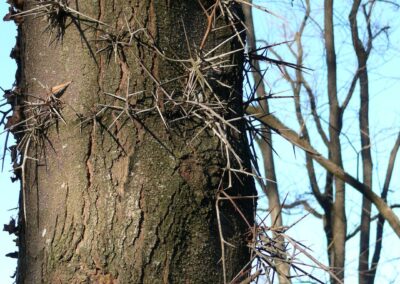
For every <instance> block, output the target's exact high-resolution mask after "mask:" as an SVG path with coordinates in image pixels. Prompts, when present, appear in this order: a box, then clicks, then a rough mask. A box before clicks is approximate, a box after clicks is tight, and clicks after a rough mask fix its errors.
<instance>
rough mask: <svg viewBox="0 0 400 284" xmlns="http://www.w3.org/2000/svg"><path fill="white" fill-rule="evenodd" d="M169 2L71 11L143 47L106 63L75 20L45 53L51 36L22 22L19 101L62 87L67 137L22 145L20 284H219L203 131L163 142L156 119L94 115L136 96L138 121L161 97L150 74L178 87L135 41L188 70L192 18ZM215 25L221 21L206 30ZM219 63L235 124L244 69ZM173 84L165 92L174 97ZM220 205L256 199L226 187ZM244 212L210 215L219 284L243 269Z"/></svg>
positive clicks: (186, 127)
mask: <svg viewBox="0 0 400 284" xmlns="http://www.w3.org/2000/svg"><path fill="white" fill-rule="evenodd" d="M172 2H173V4H172V3H170V1H139V0H134V1H122V0H116V1H104V0H99V1H90V2H88V1H80V2H79V5H78V2H76V3H75V2H74V3H71V7H72V8H73V9H75V10H79V12H80V13H82V14H84V15H88V16H90V17H91V18H93V19H96V20H98V21H101V22H103V23H108V24H109V25H110V28H108V27H107V29H110V30H111V29H112V28H114V29H116V30H123V29H125V30H126V29H127V24H129V25H130V26H131V28H132V27H133V28H134V29H140V28H145V29H146V33H148V34H149V35H150V36H147V37H146V36H144V34H145V32H139V31H138V32H137V34H135V37H136V40H135V41H133V44H132V45H131V46H129V47H126V48H124V49H119V48H117V49H116V50H115V53H111V55H112V57H111V58H109V59H110V60H109V62H108V58H107V53H99V54H96V50H100V49H101V48H102V47H103V46H102V42H101V41H94V39H97V40H100V39H101V37H102V36H104V33H102V31H101V30H100V29H93V28H88V26H86V25H84V21H83V19H84V17H81V20H79V19H75V20H74V21H73V22H72V23H71V24H70V26H69V27H68V28H67V29H66V31H65V35H64V37H63V39H62V41H60V42H57V43H53V44H52V45H51V46H50V47H49V45H48V43H49V34H48V33H43V30H44V29H45V25H46V23H45V22H44V21H40V20H38V19H33V18H32V17H26V18H25V21H24V23H23V24H22V26H21V28H20V34H19V36H20V42H21V63H20V66H19V68H20V71H21V74H22V76H21V80H20V82H18V83H19V85H20V87H21V92H22V93H23V94H30V95H35V96H41V97H42V98H44V96H45V95H46V90H45V89H43V88H42V87H41V86H40V84H38V81H39V82H41V83H42V84H44V85H47V86H48V87H52V86H57V85H59V84H61V83H65V82H67V81H72V83H71V84H70V86H69V87H68V89H67V91H66V92H65V94H64V95H63V97H62V100H63V101H64V102H65V103H66V106H65V108H64V113H63V117H64V119H65V120H66V121H67V124H66V125H64V124H63V123H62V122H60V123H59V124H58V127H54V128H52V129H50V131H49V132H48V134H47V136H48V138H49V143H45V144H44V145H42V147H38V145H36V146H35V145H34V143H32V145H31V147H30V148H29V151H28V152H27V154H28V156H29V157H32V158H38V160H33V159H28V160H27V161H26V165H25V170H24V175H23V177H24V181H23V185H24V186H23V189H22V190H23V192H24V194H23V198H21V214H20V216H21V218H20V256H19V264H18V276H17V278H18V279H17V282H18V283H81V282H85V283H87V282H90V283H220V282H222V281H223V273H222V264H221V261H220V259H221V246H220V238H219V232H218V226H217V216H216V193H217V191H218V190H219V189H220V183H221V179H222V178H223V168H224V166H225V164H226V161H225V157H224V156H223V155H222V154H221V151H220V141H219V140H218V139H217V138H216V137H215V136H213V135H212V133H210V131H202V132H199V130H200V129H202V127H203V125H200V124H199V123H197V122H196V121H188V120H183V121H182V120H180V121H178V122H175V123H173V124H171V125H169V126H170V128H169V129H168V130H167V129H166V127H165V126H164V123H163V120H162V118H161V117H160V115H159V114H158V113H157V112H155V113H148V114H147V115H146V116H143V117H142V118H137V119H133V120H131V119H129V117H126V119H125V120H124V119H121V118H118V119H117V117H116V114H115V113H114V114H110V112H103V113H101V116H100V115H98V111H99V109H98V108H97V105H98V104H107V105H118V100H115V99H114V98H113V97H111V96H106V95H104V93H112V94H114V95H115V96H119V97H127V94H128V93H129V94H131V93H135V92H139V91H143V92H142V93H140V94H139V95H137V96H134V97H132V100H131V101H129V104H130V106H131V107H132V108H137V109H141V108H145V107H147V106H149V105H150V104H151V103H152V100H153V99H154V97H157V98H158V97H162V95H160V94H159V92H160V91H161V87H160V86H157V84H155V83H154V80H153V79H151V78H150V77H149V74H148V73H150V74H151V76H153V77H154V78H155V79H156V80H158V81H159V82H164V81H166V80H170V79H173V78H176V77H178V76H182V75H183V72H184V71H185V70H183V68H182V65H181V64H179V63H171V62H170V61H167V60H165V58H163V56H161V55H160V54H159V53H157V52H156V51H155V50H154V49H152V48H151V47H146V44H147V43H146V42H145V40H146V39H148V38H149V37H152V38H153V40H154V44H155V45H156V46H157V48H158V49H159V50H161V51H162V52H165V54H166V55H168V56H169V57H174V58H175V57H176V56H177V55H178V56H179V58H187V57H188V56H189V54H190V51H188V48H187V46H186V44H185V41H186V39H185V34H186V37H187V42H188V44H189V45H190V46H191V47H192V51H191V52H194V51H195V49H194V48H193V47H194V46H195V45H196V44H199V43H200V42H201V40H202V38H203V35H204V33H205V30H206V24H207V21H206V19H205V16H204V13H203V11H202V9H201V6H200V5H199V4H198V2H197V1H192V0H190V1H189V0H188V1H172ZM203 2H207V1H203ZM203 4H204V5H205V7H207V3H203ZM29 8H32V7H29V6H27V7H25V10H27V9H29ZM226 24H227V23H226V22H225V21H224V20H222V18H220V19H219V20H218V21H217V25H220V26H226ZM97 27H99V25H98V24H97ZM184 27H185V28H184ZM232 34H233V31H232V29H231V28H226V27H225V28H224V29H220V30H219V31H218V32H215V33H213V34H211V35H210V36H209V38H208V42H207V45H206V46H208V47H212V46H216V45H217V44H219V43H221V42H222V41H224V40H225V39H227V38H228V37H230V36H232ZM232 42H233V43H231V44H226V45H223V46H222V47H221V49H222V51H223V52H227V51H230V50H236V49H237V48H238V47H239V46H238V42H237V40H233V41H232ZM229 60H230V61H233V63H234V64H235V67H232V68H230V69H229V71H228V73H227V74H223V79H221V80H224V82H225V83H227V84H230V85H233V87H234V88H233V89H234V92H229V90H228V89H227V88H219V92H220V96H221V98H222V99H224V100H227V101H228V102H229V103H230V107H231V109H234V110H235V111H236V112H237V114H236V115H240V112H241V111H242V110H241V108H240V107H239V106H240V102H241V82H242V77H241V76H242V75H241V68H240V66H241V62H242V58H241V55H238V53H236V54H234V55H232V56H230V57H229ZM225 75H226V76H225ZM227 78H229V79H227ZM35 80H36V81H35ZM180 83H181V82H180V81H179V80H177V81H174V82H172V83H171V84H169V85H165V86H164V87H163V88H165V89H167V90H169V91H172V90H175V89H178V88H182V87H184V86H181V85H179V84H180ZM154 95H155V96H154ZM28 100H33V99H32V98H28ZM157 104H158V101H157ZM159 107H160V111H161V112H163V114H164V115H165V117H168V118H169V119H171V120H173V119H174V118H178V114H177V113H174V112H173V111H172V110H171V112H169V111H170V109H168V106H164V105H163V103H162V100H160V105H159ZM96 114H97V115H96ZM113 115H114V116H113ZM228 115H230V116H232V115H233V114H232V112H231V113H230V114H228ZM113 121H116V122H115V123H114V124H113ZM110 125H113V126H112V127H111V128H110V127H109V126H110ZM237 127H239V129H241V130H242V132H241V133H242V134H241V135H237V136H235V137H233V138H232V141H233V142H232V144H233V145H234V147H235V149H236V151H237V152H238V153H239V154H240V155H241V157H242V158H243V160H244V164H245V165H246V166H247V167H248V168H249V154H248V151H247V150H246V146H247V142H246V137H245V135H244V127H243V125H242V124H241V122H238V123H237ZM198 133H200V135H198V136H197V138H195V139H193V137H195V136H196V135H197V134H198ZM224 183H225V181H223V184H224ZM228 193H229V194H230V195H246V196H247V195H255V189H254V184H253V182H252V180H251V179H250V178H243V179H242V180H240V181H239V180H238V179H235V180H234V183H233V187H232V188H231V189H229V190H228ZM246 200H247V201H246V202H244V201H243V202H242V201H238V202H237V203H236V205H237V208H234V207H233V206H232V204H231V203H230V202H228V201H224V202H220V210H221V218H222V219H221V223H222V233H223V235H224V238H225V239H226V241H227V242H229V243H231V244H232V245H234V246H235V248H231V247H229V246H226V250H225V262H226V274H227V279H228V280H230V279H232V278H234V277H235V275H236V274H237V273H239V272H240V270H241V269H242V268H244V267H245V266H246V265H247V264H248V261H249V250H248V248H247V247H246V241H245V234H246V233H248V225H246V223H245V222H244V220H243V219H242V218H240V217H239V215H238V214H237V209H240V210H241V211H242V212H243V214H244V216H245V217H246V218H247V220H248V222H249V224H250V225H252V224H253V212H254V202H252V201H248V200H249V199H246ZM24 210H25V211H24ZM24 216H25V217H24Z"/></svg>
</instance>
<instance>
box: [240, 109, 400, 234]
mask: <svg viewBox="0 0 400 284" xmlns="http://www.w3.org/2000/svg"><path fill="white" fill-rule="evenodd" d="M247 113H248V114H249V115H252V116H253V117H256V118H257V119H258V120H259V121H260V122H262V123H264V124H265V125H268V126H269V127H270V128H271V129H273V130H274V131H276V132H277V133H278V134H280V135H281V136H282V137H283V138H285V139H286V140H288V141H289V142H290V143H292V144H293V145H295V146H297V147H299V148H301V149H303V150H304V151H305V152H307V153H309V154H310V155H311V157H312V158H313V159H314V160H315V161H316V162H317V163H319V164H320V165H321V166H322V167H323V168H325V169H326V170H327V171H329V172H330V173H332V174H333V175H334V176H335V177H336V178H338V179H340V180H342V181H344V182H346V183H347V184H349V185H351V186H352V187H353V188H355V189H356V190H357V191H359V192H360V193H361V194H363V195H364V196H366V197H367V198H368V199H369V200H370V201H371V202H372V203H373V204H374V205H375V206H376V208H377V209H378V211H379V213H381V214H382V216H383V217H384V218H385V220H386V221H388V222H389V224H390V226H391V227H392V229H393V231H394V232H395V233H396V235H397V236H398V237H399V238H400V220H399V218H398V217H397V216H396V214H394V212H393V210H392V209H391V208H390V207H389V206H388V205H387V204H386V202H385V201H384V200H383V199H382V198H381V197H379V196H378V195H377V194H376V193H374V192H373V191H372V190H371V188H369V187H368V186H366V185H365V184H363V183H361V182H360V181H358V180H357V179H356V178H354V177H353V176H351V175H350V174H348V173H347V172H346V171H345V170H344V169H343V168H341V167H339V166H338V165H337V164H335V163H334V162H332V161H330V160H329V159H327V158H325V157H323V156H322V155H321V154H320V153H319V152H318V151H317V150H316V149H314V147H312V146H311V145H310V143H308V141H306V140H304V139H302V138H301V137H299V135H298V134H297V133H296V132H295V131H293V130H292V129H290V128H289V127H287V126H286V125H284V124H283V123H282V122H281V121H280V120H279V119H277V118H276V117H275V116H274V115H272V114H269V115H265V114H262V113H260V110H259V109H258V108H255V107H251V106H250V107H248V108H247Z"/></svg>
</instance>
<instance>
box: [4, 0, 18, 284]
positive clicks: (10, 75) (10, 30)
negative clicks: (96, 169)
mask: <svg viewBox="0 0 400 284" xmlns="http://www.w3.org/2000/svg"><path fill="white" fill-rule="evenodd" d="M7 11H8V5H7V4H6V3H5V1H1V3H0V16H1V18H3V16H4V15H5V14H6V13H7ZM16 34H17V33H16V27H15V25H14V23H11V22H3V21H1V22H0V86H1V87H2V88H3V89H10V88H11V87H12V85H13V83H14V79H15V71H16V65H15V61H14V60H13V59H11V58H10V56H9V55H10V51H11V49H12V48H13V47H14V45H15V36H16ZM0 131H3V129H1V130H0ZM4 139H5V135H0V145H1V146H0V147H1V152H3V145H4ZM10 176H11V173H10V159H9V158H8V159H7V160H6V161H5V169H4V171H3V172H2V173H1V174H0V226H1V227H0V228H1V230H2V229H3V224H7V223H8V222H9V221H10V218H11V217H14V218H16V217H17V210H11V211H10V209H13V208H15V207H17V206H18V194H19V184H17V183H14V184H13V183H11V180H10ZM14 238H15V236H14V235H11V236H9V235H8V233H6V232H3V231H1V232H0V275H1V276H0V277H1V279H0V282H1V283H4V284H8V283H13V279H11V278H9V277H8V276H11V275H13V274H14V272H15V267H16V264H17V262H16V260H15V259H11V258H6V257H5V254H7V253H10V252H14V251H16V250H17V248H16V246H15V243H14V242H13V239H14Z"/></svg>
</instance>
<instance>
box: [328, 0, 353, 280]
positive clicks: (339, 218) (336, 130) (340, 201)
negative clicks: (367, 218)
mask: <svg viewBox="0 0 400 284" xmlns="http://www.w3.org/2000/svg"><path fill="white" fill-rule="evenodd" d="M324 10H325V15H324V20H325V25H324V27H325V49H326V64H327V69H328V86H327V87H328V98H329V138H330V139H329V140H330V143H329V160H331V161H332V162H333V163H335V164H336V165H338V166H339V167H341V168H342V167H343V162H342V156H341V155H342V150H341V144H340V132H341V129H342V113H341V109H340V107H339V103H338V99H337V85H336V84H337V80H336V67H337V66H336V53H335V40H334V28H333V0H325V5H324ZM334 184H335V193H334V202H333V206H332V215H331V218H332V220H331V224H332V242H333V243H332V244H330V243H329V244H328V246H332V248H333V249H332V250H329V249H328V250H329V251H330V252H331V255H330V258H331V259H330V264H331V265H332V266H333V267H334V269H335V274H336V276H337V277H338V278H339V279H340V280H343V279H344V264H345V248H346V232H347V221H346V212H345V183H344V182H343V181H342V180H340V179H337V178H335V183H334ZM332 197H333V196H332ZM327 238H328V239H329V238H330V236H327ZM331 281H332V283H336V280H334V279H331Z"/></svg>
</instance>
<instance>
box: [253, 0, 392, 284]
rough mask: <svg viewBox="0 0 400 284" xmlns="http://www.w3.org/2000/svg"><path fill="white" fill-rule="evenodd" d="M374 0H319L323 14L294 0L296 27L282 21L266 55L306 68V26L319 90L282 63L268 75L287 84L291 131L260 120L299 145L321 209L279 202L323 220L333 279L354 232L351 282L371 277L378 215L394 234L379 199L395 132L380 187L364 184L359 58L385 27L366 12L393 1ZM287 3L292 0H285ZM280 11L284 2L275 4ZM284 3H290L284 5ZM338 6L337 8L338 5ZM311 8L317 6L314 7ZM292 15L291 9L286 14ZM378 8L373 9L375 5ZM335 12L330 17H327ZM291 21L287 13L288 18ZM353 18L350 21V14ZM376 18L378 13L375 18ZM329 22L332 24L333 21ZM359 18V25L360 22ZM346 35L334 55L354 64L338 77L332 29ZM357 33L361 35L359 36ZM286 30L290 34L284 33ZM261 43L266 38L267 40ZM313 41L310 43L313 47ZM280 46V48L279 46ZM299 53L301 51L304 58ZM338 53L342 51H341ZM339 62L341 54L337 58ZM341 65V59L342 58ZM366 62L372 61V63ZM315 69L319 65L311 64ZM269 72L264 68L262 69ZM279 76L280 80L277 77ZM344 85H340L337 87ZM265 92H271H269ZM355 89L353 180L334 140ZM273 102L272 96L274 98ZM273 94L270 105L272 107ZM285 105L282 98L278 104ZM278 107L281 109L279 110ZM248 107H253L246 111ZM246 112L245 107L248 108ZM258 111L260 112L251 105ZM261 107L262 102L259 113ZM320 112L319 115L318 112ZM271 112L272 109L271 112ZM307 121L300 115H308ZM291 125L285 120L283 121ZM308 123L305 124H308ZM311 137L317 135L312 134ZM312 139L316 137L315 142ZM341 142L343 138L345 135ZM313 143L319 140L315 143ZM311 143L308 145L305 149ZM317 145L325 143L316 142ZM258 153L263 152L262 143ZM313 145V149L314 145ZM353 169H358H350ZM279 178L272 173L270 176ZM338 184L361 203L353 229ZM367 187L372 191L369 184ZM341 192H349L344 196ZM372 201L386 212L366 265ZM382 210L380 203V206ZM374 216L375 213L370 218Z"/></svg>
mask: <svg viewBox="0 0 400 284" xmlns="http://www.w3.org/2000/svg"><path fill="white" fill-rule="evenodd" d="M378 2H379V1H366V2H365V3H361V1H354V2H353V5H352V6H351V9H347V6H346V7H345V8H342V7H341V8H338V6H337V7H336V8H335V7H334V5H333V1H329V0H328V1H325V2H324V6H323V15H320V14H319V13H318V12H315V13H312V12H313V9H312V8H311V4H310V1H307V0H306V1H296V7H295V8H294V9H293V11H298V12H299V13H302V14H303V16H299V17H298V18H299V19H301V17H302V19H301V20H300V21H299V24H298V25H297V21H296V20H291V21H290V22H287V25H286V24H284V28H283V30H284V36H285V39H286V40H288V43H285V44H283V45H281V46H278V47H276V48H274V49H273V50H270V52H271V53H272V54H273V56H272V55H270V57H272V58H275V59H276V60H279V61H282V60H283V58H284V59H285V60H288V58H289V56H293V57H294V60H295V61H294V63H295V64H296V65H298V66H306V67H314V61H312V59H310V58H308V57H311V56H310V53H315V52H316V51H317V50H318V48H317V47H316V45H317V44H316V43H315V42H316V41H318V39H315V40H313V39H311V40H310V39H309V37H308V38H307V40H306V41H305V40H304V37H305V34H307V36H309V35H310V34H312V31H311V30H312V29H313V30H314V31H315V29H316V30H317V33H318V32H320V34H322V35H323V49H321V52H322V53H321V55H322V54H323V56H324V57H325V61H326V67H324V69H325V68H326V69H325V70H326V81H325V82H326V83H325V86H326V91H323V90H320V87H321V81H320V78H318V80H319V81H318V83H317V84H315V83H313V82H311V83H310V80H315V79H314V78H315V77H316V76H314V74H315V73H316V71H314V70H306V69H302V68H297V69H296V70H292V69H290V68H285V67H282V68H281V69H280V73H279V74H277V75H276V76H275V78H277V81H278V82H279V77H281V79H284V80H285V81H286V82H288V83H289V86H290V88H291V91H292V94H293V99H294V105H295V111H294V113H295V117H296V120H297V123H298V126H299V130H298V131H296V132H295V131H291V130H290V128H288V127H287V124H286V125H284V124H283V123H281V122H280V121H279V120H277V119H276V118H275V116H274V115H272V114H270V113H269V112H271V110H269V112H268V111H267V114H268V116H267V117H264V118H263V119H262V120H263V122H264V123H265V124H267V125H268V126H269V127H271V128H272V129H274V130H276V131H278V132H279V133H280V134H281V135H283V136H284V137H285V138H286V139H288V140H289V141H290V142H291V143H293V144H294V145H296V146H299V147H300V149H303V150H305V161H306V163H305V164H306V169H307V173H308V176H309V180H310V188H311V191H312V193H313V195H314V197H315V199H316V200H317V202H318V204H319V206H320V207H321V208H322V209H323V212H324V214H320V213H318V212H317V211H318V210H315V209H314V208H312V206H310V204H309V201H308V200H306V199H301V200H297V201H295V202H294V203H293V204H286V205H285V207H286V208H293V207H296V206H298V205H303V206H304V207H305V208H306V209H307V210H308V211H309V212H310V213H312V214H313V215H314V216H316V217H319V218H321V217H322V218H323V221H324V230H325V235H326V239H327V251H328V255H329V265H330V266H331V267H332V269H333V270H334V271H335V274H336V276H337V277H338V278H339V279H342V280H343V279H344V272H345V268H346V267H345V255H346V242H347V241H348V240H349V239H350V238H352V237H354V236H355V235H356V234H357V233H358V232H360V246H359V248H360V257H359V282H360V283H373V281H374V277H375V275H376V267H377V264H378V262H379V255H380V250H381V246H382V238H383V230H382V226H381V223H380V222H381V221H382V220H384V219H386V220H391V221H392V228H393V229H394V230H395V232H396V233H397V235H399V231H398V217H397V216H396V215H395V214H393V212H392V211H390V209H389V207H388V206H387V205H386V204H385V202H386V199H387V193H388V191H387V190H388V188H389V184H390V180H391V176H392V173H393V167H394V164H395V157H396V154H397V151H398V147H399V136H398V135H397V134H396V135H395V136H397V140H396V142H395V143H394V147H393V149H392V151H391V154H390V161H389V165H388V169H387V172H386V177H385V184H384V185H383V188H382V189H381V193H380V197H379V196H378V195H377V194H374V193H373V191H372V190H371V189H374V188H375V186H374V185H373V183H372V176H373V166H372V155H371V151H372V150H371V148H372V145H373V143H372V142H371V135H370V130H369V128H370V125H369V106H368V103H369V100H370V95H369V92H370V88H369V86H368V81H369V79H368V77H369V72H368V68H367V62H368V59H369V57H370V54H371V51H372V50H373V44H374V43H375V42H376V41H379V40H380V38H381V37H382V36H384V34H385V33H387V31H388V29H389V26H387V25H385V24H379V22H378V19H376V18H374V16H373V15H374V14H373V12H374V11H375V10H378V9H379V7H378V8H377V6H379V5H382V6H383V5H384V6H385V7H386V9H387V8H391V7H393V5H394V6H395V7H397V5H396V4H395V3H391V2H390V3H378ZM292 3H293V2H292ZM281 6H284V7H285V8H284V9H285V10H286V11H287V9H288V7H287V6H285V4H282V5H281ZM274 8H276V13H278V14H279V11H280V10H279V5H275V6H272V7H270V9H274ZM289 9H290V8H289ZM339 9H340V11H339ZM346 10H347V13H348V15H349V17H348V20H347V21H346V19H345V18H343V16H342V15H343V14H345V13H346V12H345V11H346ZM315 11H320V10H319V9H315ZM293 13H294V14H295V12H293ZM378 13H379V10H378ZM335 15H336V17H337V19H336V20H334V18H335ZM292 19H293V18H292ZM357 19H358V20H357ZM379 20H380V21H382V18H381V19H379ZM335 22H340V25H339V24H336V23H335ZM360 22H361V24H360ZM294 26H295V28H294V29H295V32H293V33H291V32H290V29H291V27H294ZM339 32H340V33H341V34H347V35H348V36H347V38H348V39H352V42H350V43H351V44H352V47H349V46H348V47H347V49H346V52H340V53H339V55H340V56H343V54H344V53H347V54H348V53H349V51H348V50H349V49H353V51H352V58H355V60H353V61H355V63H356V68H355V69H356V70H355V72H354V73H353V74H351V75H350V79H343V77H344V76H343V75H338V71H337V70H338V67H337V56H338V55H337V52H336V49H337V48H338V47H337V46H338V44H337V41H338V40H335V33H339ZM360 34H362V35H363V36H360ZM292 35H293V36H292ZM343 37H346V35H344V36H343V35H341V38H340V41H341V42H342V43H341V45H340V48H342V49H343V47H342V46H344V45H346V39H343ZM269 42H271V40H270V39H269ZM313 45H314V46H313ZM283 46H286V47H287V50H284V48H283ZM307 55H309V56H308V57H307ZM345 55H346V54H345ZM341 61H342V60H341ZM349 61H350V62H351V59H349V58H346V62H349ZM347 64H348V63H347ZM372 65H373V63H372ZM315 70H318V71H319V70H321V69H319V67H317V68H315ZM268 74H269V75H270V74H271V72H269V73H268ZM271 81H273V79H272V80H271V77H269V78H268V82H271ZM343 81H345V82H348V83H347V84H345V86H344V87H342V86H340V88H338V84H341V82H343ZM280 82H282V81H280ZM277 86H282V84H279V85H277V84H275V85H274V90H275V91H276V88H277ZM343 89H346V90H347V91H343ZM274 90H273V91H274ZM357 91H358V92H359V94H360V101H359V103H357V104H359V110H358V111H357V112H358V114H359V122H358V124H359V136H358V137H359V139H360V146H359V147H357V146H353V145H354V142H353V141H351V142H350V145H351V146H352V147H356V148H359V149H360V150H357V149H356V152H357V157H358V153H361V162H360V164H361V167H362V171H363V178H362V180H360V181H359V179H358V174H357V177H356V178H353V177H352V176H350V175H349V174H347V173H345V172H344V163H343V156H344V155H346V152H344V151H343V150H342V147H343V146H345V147H346V145H347V143H345V142H343V141H341V140H343V139H345V140H346V139H348V136H347V135H346V133H343V128H345V129H347V128H348V127H347V126H346V121H345V120H344V118H345V117H346V115H345V111H346V110H347V109H348V107H349V105H352V106H354V105H357V104H356V103H354V102H351V101H354V99H353V100H352V98H353V95H354V93H356V92H357ZM261 92H262V93H268V90H266V89H264V90H262V91H261ZM321 94H326V97H327V99H324V98H323V97H321ZM275 101H277V100H275ZM280 102H282V100H279V101H278V102H277V103H276V104H274V105H276V106H278V108H279V103H280ZM325 102H326V103H327V106H329V108H328V111H327V110H326V107H325V106H324V103H325ZM283 103H284V104H287V100H285V101H284V102H283ZM280 109H281V108H280ZM254 111H255V110H254ZM254 111H251V112H252V113H255V112H254ZM258 111H260V110H258ZM263 111H265V109H264V108H262V112H263ZM326 112H327V113H328V115H325V113H326ZM278 113H279V112H278ZM309 117H310V118H312V119H308V118H309ZM290 125H292V124H290ZM310 129H311V130H310ZM318 136H319V137H318ZM315 141H318V142H315ZM346 142H347V141H346ZM318 143H319V144H318ZM311 145H316V146H314V147H312V146H311ZM322 146H325V149H324V147H322ZM261 149H262V151H263V152H264V153H268V150H267V151H266V150H265V149H264V148H262V147H261ZM316 149H318V151H317V150H316ZM320 153H327V156H328V157H327V159H324V160H321V158H322V156H321V155H320ZM313 160H315V161H317V162H319V163H320V164H321V165H322V166H323V167H324V168H325V169H326V173H325V182H324V183H322V182H321V179H320V178H319V176H320V175H321V170H320V169H319V168H317V169H316V168H315V165H314V163H313ZM357 173H358V170H357ZM278 178H279V177H278ZM345 183H348V184H349V185H351V186H353V187H355V188H356V189H358V190H359V191H360V192H361V193H362V194H363V202H362V205H361V210H360V211H361V222H360V226H358V227H357V228H356V229H355V230H354V231H353V232H351V233H349V232H348V229H347V227H348V221H347V218H346V205H347V204H348V202H346V199H345V196H346V194H345ZM374 190H375V191H378V190H376V189H374ZM347 195H349V194H347ZM372 200H375V202H374V203H375V205H376V206H377V208H378V211H379V212H381V214H382V213H383V211H386V212H391V216H387V217H386V218H384V217H383V216H382V215H380V220H381V221H378V222H379V223H378V226H377V230H378V231H377V235H376V239H375V242H374V244H375V251H374V257H373V260H372V263H369V250H370V223H371V201H372ZM384 208H385V209H384ZM374 219H376V218H374ZM336 281H337V280H335V279H334V278H331V282H336Z"/></svg>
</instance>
